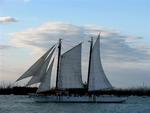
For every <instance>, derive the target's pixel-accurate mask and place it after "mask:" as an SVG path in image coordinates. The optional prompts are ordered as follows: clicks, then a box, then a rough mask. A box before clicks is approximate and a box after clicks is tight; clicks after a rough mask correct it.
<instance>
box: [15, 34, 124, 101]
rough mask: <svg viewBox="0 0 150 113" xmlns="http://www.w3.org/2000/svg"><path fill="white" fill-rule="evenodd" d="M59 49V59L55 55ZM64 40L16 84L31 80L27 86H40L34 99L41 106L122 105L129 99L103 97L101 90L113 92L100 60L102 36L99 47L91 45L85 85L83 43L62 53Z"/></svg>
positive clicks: (33, 95) (39, 60) (92, 43)
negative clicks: (67, 104) (44, 104)
mask: <svg viewBox="0 0 150 113" xmlns="http://www.w3.org/2000/svg"><path fill="white" fill-rule="evenodd" d="M56 49H57V52H58V54H57V57H56V55H54V52H55V51H56ZM61 50H62V39H59V42H58V43H57V44H55V45H53V46H52V47H51V48H50V49H49V50H48V51H47V52H46V53H45V54H44V55H43V56H42V57H40V58H39V59H38V60H37V61H36V62H35V63H34V64H33V65H32V66H31V67H30V68H29V69H28V70H27V71H26V72H25V73H24V74H23V75H22V76H21V77H20V78H18V79H17V80H16V81H20V80H22V79H25V78H28V77H31V78H30V80H29V81H28V83H27V85H26V86H31V85H33V84H37V83H39V86H38V89H37V91H36V93H35V94H31V95H30V97H31V98H33V99H34V100H35V101H37V102H58V103H61V102H66V103H67V102H68V103H69V102H73V103H122V102H124V101H125V100H126V98H125V97H117V96H108V95H107V96H106V95H99V94H97V93H96V92H98V91H100V90H109V89H112V88H113V87H112V85H111V84H110V82H109V80H108V79H107V77H106V75H105V73H104V70H103V67H102V63H101V57H100V35H98V37H97V39H96V41H95V43H94V41H93V38H91V41H90V51H89V56H88V57H89V65H88V75H87V82H86V83H83V81H82V66H81V62H82V60H81V59H82V58H81V56H82V43H79V44H78V45H76V46H74V47H73V48H71V49H69V50H68V51H66V52H64V53H63V54H62V53H61ZM54 60H55V61H56V62H57V66H56V68H55V69H56V73H55V77H56V81H55V87H52V86H51V84H52V71H53V70H54Z"/></svg>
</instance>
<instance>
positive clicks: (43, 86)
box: [37, 58, 54, 93]
mask: <svg viewBox="0 0 150 113" xmlns="http://www.w3.org/2000/svg"><path fill="white" fill-rule="evenodd" d="M53 63H54V58H53V60H52V62H51V64H50V66H49V69H48V71H47V72H46V75H45V76H43V77H42V79H41V83H40V85H39V88H38V90H37V93H40V92H45V91H49V90H50V87H51V86H50V85H51V73H52V68H53Z"/></svg>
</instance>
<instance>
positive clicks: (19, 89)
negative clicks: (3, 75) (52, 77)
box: [0, 86, 150, 96]
mask: <svg viewBox="0 0 150 113" xmlns="http://www.w3.org/2000/svg"><path fill="white" fill-rule="evenodd" d="M36 90H37V87H23V86H14V87H11V86H7V87H0V95H11V94H13V95H28V94H30V93H36ZM70 92H71V91H70ZM76 92H77V93H78V94H79V93H80V92H82V91H81V90H76ZM82 93H83V92H82ZM92 93H94V94H96V95H116V96H150V88H144V87H142V88H129V89H110V90H100V91H96V92H92Z"/></svg>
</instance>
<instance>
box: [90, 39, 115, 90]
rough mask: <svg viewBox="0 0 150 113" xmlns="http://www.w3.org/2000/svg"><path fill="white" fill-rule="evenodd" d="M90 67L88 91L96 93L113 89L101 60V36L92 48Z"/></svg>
mask: <svg viewBox="0 0 150 113" xmlns="http://www.w3.org/2000/svg"><path fill="white" fill-rule="evenodd" d="M90 65H91V66H90V73H89V83H88V84H89V86H88V90H89V91H96V90H101V89H108V88H112V85H111V84H110V83H109V81H108V79H107V78H106V76H105V73H104V70H103V67H102V64H101V60H100V36H98V39H97V40H96V42H95V44H94V46H93V48H92V53H91V62H90Z"/></svg>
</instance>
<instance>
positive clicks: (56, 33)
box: [11, 22, 149, 61]
mask: <svg viewBox="0 0 150 113" xmlns="http://www.w3.org/2000/svg"><path fill="white" fill-rule="evenodd" d="M99 33H101V38H102V40H101V41H102V42H101V43H102V45H101V47H102V52H104V55H105V56H104V57H105V59H106V58H107V59H108V60H117V61H134V60H135V61H136V60H139V61H140V60H143V59H144V60H145V59H147V58H148V57H149V54H148V51H147V50H144V51H142V50H141V47H143V48H144V46H140V47H139V46H138V45H136V46H131V45H130V44H128V42H132V41H135V40H139V39H142V37H138V36H124V35H122V34H121V33H119V32H118V31H115V30H109V29H103V28H101V27H98V26H76V25H73V24H68V23H63V22H48V23H45V24H43V25H41V26H39V27H37V28H30V29H26V30H24V31H22V32H16V33H12V34H11V36H12V42H13V43H14V44H15V45H16V46H18V47H25V48H32V50H33V51H34V52H35V51H38V52H40V51H43V49H44V50H45V49H48V48H49V47H50V45H52V44H54V43H57V41H58V39H59V38H62V39H63V40H64V41H63V42H64V48H65V47H66V46H67V45H75V44H77V43H79V42H81V41H83V42H85V44H86V43H87V42H88V40H90V37H91V36H93V37H97V35H98V34H99ZM68 41H70V42H68ZM66 43H67V44H66Z"/></svg>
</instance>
